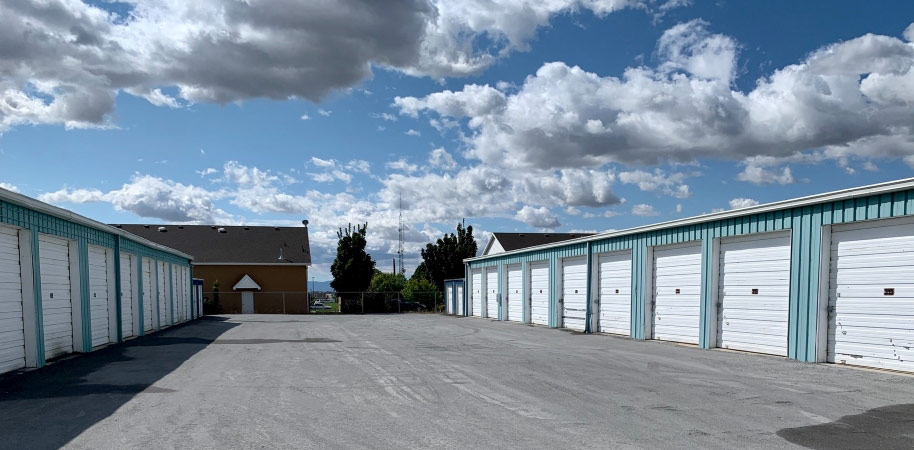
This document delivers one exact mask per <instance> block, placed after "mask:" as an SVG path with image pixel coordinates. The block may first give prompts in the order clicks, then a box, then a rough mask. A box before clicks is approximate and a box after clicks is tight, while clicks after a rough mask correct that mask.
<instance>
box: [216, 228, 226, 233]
mask: <svg viewBox="0 0 914 450" xmlns="http://www.w3.org/2000/svg"><path fill="white" fill-rule="evenodd" d="M216 231H218V232H220V233H222V234H225V228H222V227H219V229H218V230H216Z"/></svg>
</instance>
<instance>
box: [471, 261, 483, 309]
mask: <svg viewBox="0 0 914 450" xmlns="http://www.w3.org/2000/svg"><path fill="white" fill-rule="evenodd" d="M472 278H473V290H472V291H470V304H471V308H472V309H470V312H471V314H472V315H473V316H476V317H482V271H479V270H474V271H473V273H472Z"/></svg>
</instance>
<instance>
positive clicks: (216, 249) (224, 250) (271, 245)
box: [114, 224, 311, 265]
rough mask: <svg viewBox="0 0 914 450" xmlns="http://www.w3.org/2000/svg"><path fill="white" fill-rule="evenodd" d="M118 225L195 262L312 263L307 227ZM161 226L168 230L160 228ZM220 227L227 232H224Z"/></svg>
mask: <svg viewBox="0 0 914 450" xmlns="http://www.w3.org/2000/svg"><path fill="white" fill-rule="evenodd" d="M114 226H115V227H117V228H120V229H122V230H124V231H127V232H129V233H133V234H135V235H137V236H140V237H143V238H145V239H148V240H150V241H153V242H158V243H159V244H161V245H165V246H168V247H171V248H174V249H178V250H180V251H182V252H185V253H189V254H191V255H194V263H195V264H281V265H285V264H311V249H310V245H309V242H308V228H307V227H255V226H222V225H141V224H121V225H114ZM160 228H163V229H164V230H165V231H159V229H160ZM219 229H223V230H224V231H225V232H224V233H220V232H219ZM280 249H281V250H280ZM280 255H282V259H280Z"/></svg>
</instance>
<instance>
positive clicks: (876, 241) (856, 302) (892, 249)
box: [826, 219, 914, 371]
mask: <svg viewBox="0 0 914 450" xmlns="http://www.w3.org/2000/svg"><path fill="white" fill-rule="evenodd" d="M830 272H831V274H830V277H829V296H828V297H829V298H828V302H829V311H830V314H829V327H828V352H827V355H826V357H827V360H828V361H829V362H836V363H841V364H853V365H858V366H868V367H877V368H884V369H894V370H904V371H914V222H912V221H911V220H908V219H902V220H884V221H873V222H865V223H860V224H853V225H848V226H840V227H839V226H835V227H834V228H833V229H832V235H831V267H830Z"/></svg>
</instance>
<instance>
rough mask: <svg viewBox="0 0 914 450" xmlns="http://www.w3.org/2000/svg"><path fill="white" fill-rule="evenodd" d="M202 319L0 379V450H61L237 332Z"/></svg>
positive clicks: (217, 320)
mask: <svg viewBox="0 0 914 450" xmlns="http://www.w3.org/2000/svg"><path fill="white" fill-rule="evenodd" d="M226 320H227V319H225V318H218V317H204V318H202V319H198V320H196V321H193V322H188V323H185V324H181V325H177V326H174V327H172V328H168V329H166V330H163V331H161V332H158V333H154V334H151V335H147V336H144V337H140V338H136V339H133V340H130V341H127V342H124V343H121V344H113V345H110V346H108V347H106V348H103V349H101V350H98V351H95V352H92V353H86V354H83V355H78V356H76V357H72V358H68V359H66V358H65V359H63V360H59V361H57V362H55V363H53V364H50V365H48V366H45V367H43V368H41V369H38V370H33V371H27V372H21V373H13V374H8V375H6V376H3V377H2V378H0V449H7V448H9V449H25V448H28V449H44V448H59V447H61V446H63V445H65V444H66V443H67V442H69V441H70V440H72V439H73V438H75V437H76V436H78V435H79V434H80V433H82V432H83V431H85V430H86V429H88V428H89V427H91V426H92V425H94V424H96V423H98V422H99V421H101V420H103V419H105V418H106V417H108V416H110V415H111V414H112V413H114V411H115V410H117V409H118V408H119V407H121V406H122V405H124V404H125V403H127V402H128V401H130V399H132V398H133V397H134V396H136V395H137V394H139V393H141V392H142V393H143V394H150V395H154V394H162V393H170V392H174V391H173V390H171V389H166V388H161V387H158V386H152V385H153V384H154V383H155V382H156V381H158V380H160V379H161V378H163V377H165V376H166V375H168V374H169V373H171V372H172V371H174V370H175V369H176V368H178V367H179V366H180V365H181V364H183V363H184V362H185V361H186V360H188V359H189V358H190V357H192V356H193V355H194V354H196V353H197V352H199V351H200V350H202V349H204V348H205V347H206V346H207V345H209V344H210V343H212V342H213V341H214V340H216V338H218V337H219V336H220V335H222V334H223V333H225V332H226V331H228V330H229V329H231V328H233V327H236V326H238V324H237V323H231V322H226Z"/></svg>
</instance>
